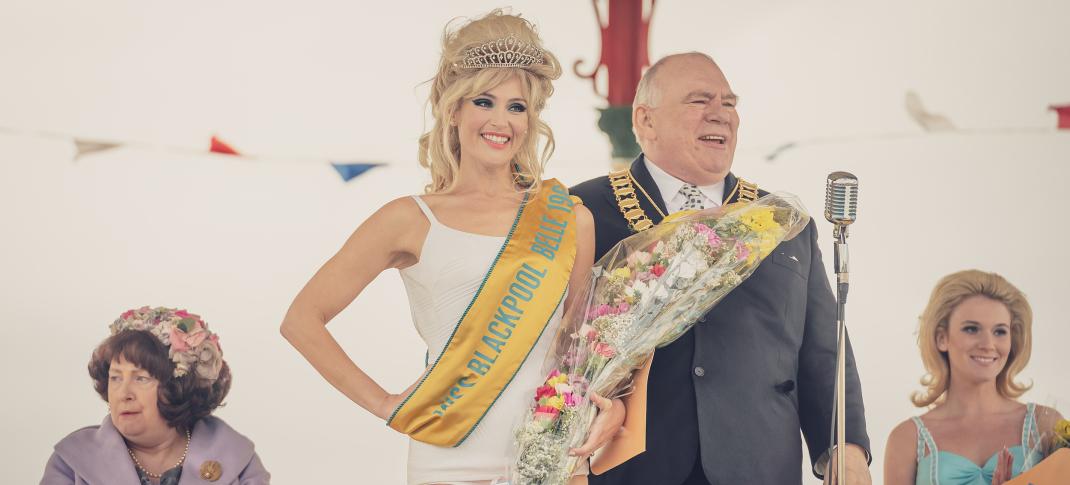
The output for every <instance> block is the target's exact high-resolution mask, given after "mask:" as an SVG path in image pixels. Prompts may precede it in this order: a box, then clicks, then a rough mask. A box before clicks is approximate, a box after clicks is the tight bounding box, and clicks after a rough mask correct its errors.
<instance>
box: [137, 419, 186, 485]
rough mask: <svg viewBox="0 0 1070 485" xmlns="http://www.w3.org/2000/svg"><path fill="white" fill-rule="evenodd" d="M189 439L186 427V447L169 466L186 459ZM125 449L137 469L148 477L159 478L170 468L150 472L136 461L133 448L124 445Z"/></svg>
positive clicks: (179, 463) (176, 464)
mask: <svg viewBox="0 0 1070 485" xmlns="http://www.w3.org/2000/svg"><path fill="white" fill-rule="evenodd" d="M189 439H190V432H189V430H188V429H187V430H186V449H184V450H182V457H181V458H179V459H178V463H175V465H174V466H172V467H171V468H175V467H177V466H179V465H181V464H182V463H183V462H185V461H186V454H188V453H189ZM126 451H128V452H129V453H130V459H132V460H134V466H136V467H137V468H138V470H141V471H142V472H144V473H145V475H148V477H149V478H152V479H155V480H159V479H160V478H162V477H163V473H167V470H170V469H171V468H168V469H167V470H164V471H163V473H152V472H150V471H148V470H146V469H145V467H144V466H142V465H141V462H140V461H137V456H136V455H134V450H132V449H130V447H129V446H128V447H126Z"/></svg>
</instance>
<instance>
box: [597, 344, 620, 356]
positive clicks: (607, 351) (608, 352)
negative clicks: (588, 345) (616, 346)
mask: <svg viewBox="0 0 1070 485" xmlns="http://www.w3.org/2000/svg"><path fill="white" fill-rule="evenodd" d="M594 352H595V353H596V354H598V355H601V356H602V357H606V358H612V357H613V356H614V355H617V351H616V350H613V347H611V346H610V345H609V344H607V343H605V342H598V343H597V344H594Z"/></svg>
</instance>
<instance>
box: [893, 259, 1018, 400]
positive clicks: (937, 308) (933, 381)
mask: <svg viewBox="0 0 1070 485" xmlns="http://www.w3.org/2000/svg"><path fill="white" fill-rule="evenodd" d="M978 295H980V296H983V297H986V298H989V299H992V300H995V301H998V302H1000V303H1003V304H1004V305H1005V306H1006V307H1007V310H1008V311H1009V312H1010V314H1011V352H1010V355H1008V356H1007V364H1006V365H1004V366H1003V370H1001V371H1000V372H999V375H998V376H997V377H996V390H997V391H999V394H1000V395H1001V396H1004V397H1008V398H1012V399H1013V398H1017V397H1018V396H1021V395H1022V394H1023V393H1025V391H1027V390H1029V388H1030V387H1031V386H1030V385H1027V384H1019V383H1017V382H1015V381H1014V378H1015V376H1017V375H1018V373H1019V372H1021V371H1022V369H1024V368H1025V365H1026V364H1027V363H1029V354H1030V351H1031V349H1032V332H1033V330H1032V327H1033V309H1032V308H1031V307H1030V306H1029V301H1027V300H1026V298H1025V295H1024V294H1022V292H1021V291H1020V290H1018V288H1016V287H1015V286H1014V285H1012V284H1011V283H1010V282H1008V281H1007V280H1006V279H1004V278H1003V277H1002V276H1000V275H998V274H996V273H988V272H984V271H978V270H975V269H971V270H966V271H959V272H958V273H952V274H950V275H947V276H945V277H944V278H943V279H941V280H940V282H939V283H937V284H936V288H933V293H932V296H931V297H929V304H928V305H927V306H926V307H925V312H924V313H922V315H921V318H920V321H921V325H920V327H919V329H918V347H919V348H920V349H921V360H922V362H924V363H925V370H926V371H927V374H926V375H925V376H924V377H922V378H921V385H923V386H926V387H927V389H926V390H925V391H920V392H915V393H914V395H913V396H912V397H911V399H910V400H911V401H913V402H914V405H915V406H918V407H925V406H929V405H932V404H933V403H936V402H937V401H939V400H941V399H942V398H943V397H944V395H945V393H946V392H947V388H948V386H949V385H950V383H951V370H950V368H949V366H948V361H947V353H946V352H941V351H940V349H939V348H937V346H936V338H937V335H939V333H941V332H943V333H945V334H946V333H947V332H948V323H949V322H948V320H949V319H950V317H951V312H952V311H954V310H955V307H957V306H958V305H959V304H960V303H962V302H963V300H965V299H967V298H969V297H971V296H978Z"/></svg>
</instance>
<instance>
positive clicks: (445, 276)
mask: <svg viewBox="0 0 1070 485" xmlns="http://www.w3.org/2000/svg"><path fill="white" fill-rule="evenodd" d="M413 199H414V200H415V201H416V204H417V205H419V206H420V210H422V211H423V213H424V215H425V216H426V217H427V219H428V220H429V221H430V222H431V227H430V229H428V231H427V238H426V239H425V240H424V245H423V249H422V250H421V254H420V261H419V262H417V263H416V264H414V265H412V266H409V267H408V268H405V269H402V270H401V271H400V273H401V279H402V281H404V283H405V291H406V292H407V293H408V296H409V307H410V308H411V309H412V319H413V322H415V324H416V331H417V332H419V334H420V337H421V338H423V340H424V342H425V343H426V344H427V349H428V350H427V352H428V362H434V361H435V360H436V359H437V358H438V355H439V354H440V353H441V352H442V349H443V348H445V346H446V341H447V340H448V339H449V337H450V334H452V333H453V329H454V327H456V326H457V323H458V321H459V320H460V318H461V315H462V314H463V313H464V309H465V308H466V307H467V306H468V304H469V302H471V301H472V298H473V297H474V296H475V294H476V290H478V289H479V285H480V283H482V281H483V277H484V276H485V275H486V273H487V271H488V270H489V269H490V265H491V264H492V263H493V262H494V259H495V257H497V255H498V252H499V250H500V249H501V247H502V245H503V244H504V243H505V238H504V237H495V236H484V235H480V234H473V233H468V232H463V231H459V230H456V229H452V228H449V227H447V226H445V225H443V224H441V223H440V222H439V221H438V219H436V218H435V215H434V214H433V213H432V212H431V210H430V209H429V208H428V207H427V205H426V204H425V203H424V202H423V200H421V199H420V198H419V197H416V196H414V197H413ZM560 323H561V306H560V305H559V306H558V308H557V310H556V311H555V313H554V316H553V317H552V318H551V319H550V321H549V323H547V325H548V326H547V328H546V331H544V332H543V334H542V337H541V338H540V339H539V341H538V342H537V343H536V345H535V349H534V350H532V352H531V353H530V354H529V355H528V358H527V360H526V361H525V362H524V364H523V365H521V367H520V370H519V371H518V372H517V374H516V376H515V377H514V378H513V380H512V382H510V384H509V386H508V387H506V389H505V391H503V392H502V394H501V396H500V397H499V398H498V400H497V402H495V403H494V405H493V406H491V409H490V410H489V411H487V414H486V416H484V417H483V420H482V421H480V423H479V425H478V426H477V427H476V430H475V431H474V432H472V434H471V435H469V436H468V439H466V440H465V441H464V442H463V443H461V445H460V446H457V447H454V448H449V447H441V446H435V445H430V444H427V443H422V442H419V441H416V440H413V439H410V440H409V460H408V483H409V485H422V484H426V483H451V482H461V483H463V482H468V481H486V480H495V479H499V478H507V475H508V470H509V465H510V460H511V458H510V456H511V446H512V443H513V430H514V429H515V428H516V426H517V425H518V424H519V423H520V420H521V419H522V418H523V416H524V413H525V411H526V410H527V406H528V404H529V403H530V400H531V399H532V398H533V397H534V392H535V388H537V387H538V386H539V385H540V384H542V381H543V377H544V376H543V375H542V364H543V360H544V359H545V357H546V353H547V352H548V351H549V348H550V344H551V342H552V340H553V338H554V334H555V333H556V331H557V328H558V326H559V325H560Z"/></svg>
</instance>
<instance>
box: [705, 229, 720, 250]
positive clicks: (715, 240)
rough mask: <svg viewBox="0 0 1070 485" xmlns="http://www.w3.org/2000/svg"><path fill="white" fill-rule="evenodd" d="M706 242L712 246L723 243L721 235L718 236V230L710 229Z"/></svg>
mask: <svg viewBox="0 0 1070 485" xmlns="http://www.w3.org/2000/svg"><path fill="white" fill-rule="evenodd" d="M706 242H708V243H709V244H710V246H712V247H718V246H720V245H721V237H720V236H718V235H717V233H716V232H713V231H710V232H709V233H708V234H706Z"/></svg>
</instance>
